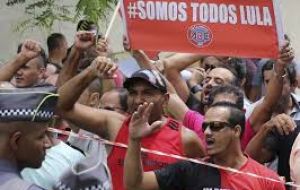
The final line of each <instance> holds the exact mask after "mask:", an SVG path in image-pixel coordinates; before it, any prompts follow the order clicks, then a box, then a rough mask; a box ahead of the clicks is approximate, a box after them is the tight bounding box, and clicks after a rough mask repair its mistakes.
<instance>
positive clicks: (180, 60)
mask: <svg viewBox="0 0 300 190" xmlns="http://www.w3.org/2000/svg"><path fill="white" fill-rule="evenodd" d="M201 57H203V56H202V55H198V54H190V53H178V54H175V55H173V56H171V57H168V58H166V59H164V60H162V62H163V66H164V74H165V75H166V77H167V79H168V80H169V81H170V82H171V83H172V84H173V85H174V87H175V89H176V91H177V93H178V95H179V97H180V98H181V99H182V100H183V101H184V102H186V101H187V99H188V97H189V95H190V90H189V88H188V86H187V84H186V82H185V81H184V80H183V79H182V78H181V75H180V72H181V71H182V70H184V69H185V68H187V67H188V66H190V65H191V64H193V63H195V62H196V61H199V60H200V58H201Z"/></svg>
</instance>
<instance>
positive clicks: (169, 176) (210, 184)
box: [155, 161, 221, 190]
mask: <svg viewBox="0 0 300 190" xmlns="http://www.w3.org/2000/svg"><path fill="white" fill-rule="evenodd" d="M155 175H156V179H157V182H158V184H159V187H160V189H161V190H200V189H220V187H221V175H220V172H219V170H218V169H215V168H212V167H208V166H205V165H202V164H196V163H192V162H188V161H182V162H178V163H175V164H172V165H168V166H166V167H164V168H162V169H160V170H157V171H155Z"/></svg>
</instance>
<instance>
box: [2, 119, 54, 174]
mask: <svg viewBox="0 0 300 190" xmlns="http://www.w3.org/2000/svg"><path fill="white" fill-rule="evenodd" d="M47 126H48V123H47V122H41V123H40V122H29V121H26V122H23V121H18V122H5V123H4V122H0V159H7V160H10V161H12V162H13V163H16V164H17V167H18V168H19V169H20V170H21V169H23V168H24V167H32V168H39V167H40V166H41V164H42V162H43V160H44V158H45V150H46V148H48V147H49V143H48V142H47V139H46V131H47Z"/></svg>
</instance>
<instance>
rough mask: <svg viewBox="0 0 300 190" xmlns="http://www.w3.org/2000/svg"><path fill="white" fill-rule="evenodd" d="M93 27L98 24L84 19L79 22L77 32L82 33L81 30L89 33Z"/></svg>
mask: <svg viewBox="0 0 300 190" xmlns="http://www.w3.org/2000/svg"><path fill="white" fill-rule="evenodd" d="M93 25H96V23H95V22H93V21H89V20H86V19H82V20H80V21H79V22H78V24H77V28H76V30H77V31H80V30H85V31H89V30H90V29H92V26H93Z"/></svg>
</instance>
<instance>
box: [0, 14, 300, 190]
mask: <svg viewBox="0 0 300 190" xmlns="http://www.w3.org/2000/svg"><path fill="white" fill-rule="evenodd" d="M291 44H292V42H291V41H290V40H289V39H288V38H287V39H286V42H285V44H284V45H283V46H282V47H280V50H279V51H278V58H277V59H276V60H271V59H254V58H253V59H250V58H247V59H246V58H238V57H227V56H223V57H220V56H212V55H202V54H190V53H175V54H173V55H171V56H169V57H165V58H161V59H158V60H151V59H149V57H148V56H147V54H146V53H145V52H144V51H143V50H132V49H131V48H130V45H129V43H128V41H127V40H126V38H124V44H123V45H124V50H125V51H127V52H128V53H130V54H131V55H132V57H133V58H135V59H136V62H137V63H138V64H139V67H140V69H139V70H136V71H133V72H132V73H131V75H130V76H126V75H125V73H123V72H122V70H121V69H119V67H118V64H121V63H116V62H115V61H114V60H113V59H112V58H111V51H110V44H109V42H108V41H107V40H106V39H104V38H103V37H102V36H101V35H99V33H98V29H97V26H96V25H95V24H94V23H92V22H90V21H87V20H82V21H80V22H79V23H78V26H77V32H76V34H75V37H74V42H73V43H72V45H71V46H69V45H68V43H67V40H66V38H65V36H64V35H63V34H61V33H53V34H51V35H50V36H49V37H48V39H47V47H48V51H47V52H48V53H47V54H46V53H45V50H44V49H43V48H42V47H41V45H40V43H39V42H36V41H34V40H30V39H29V40H25V41H24V42H22V43H21V44H20V45H19V47H18V48H17V53H16V56H15V57H14V58H12V59H11V60H10V61H8V62H7V63H6V64H4V65H2V66H1V67H0V190H7V189H13V190H23V189H24V190H38V189H54V190H73V189H74V190H75V189H78V190H81V189H82V190H89V189H90V190H97V189H99V190H112V189H113V190H125V189H127V190H130V189H132V190H137V189H142V190H155V189H166V190H183V189H185V190H194V189H195V190H200V189H202V190H210V189H211V190H212V189H231V190H239V189H245V190H254V189H255V190H256V189H268V190H272V189H273V190H281V189H300V135H299V132H300V121H299V120H300V96H298V95H297V94H296V89H297V88H298V83H299V84H300V81H298V78H297V76H298V75H300V73H297V69H296V68H297V64H296V63H295V62H294V50H293V48H292V46H291ZM124 145H125V146H124ZM145 150H148V151H145ZM162 153H163V154H162ZM180 158H184V159H180ZM197 161H201V163H199V162H197ZM203 163H204V164H203ZM205 163H206V164H205ZM213 165H215V166H218V167H213ZM249 173H250V175H249ZM297 185H298V186H299V187H298V188H297V187H296V186H297Z"/></svg>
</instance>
